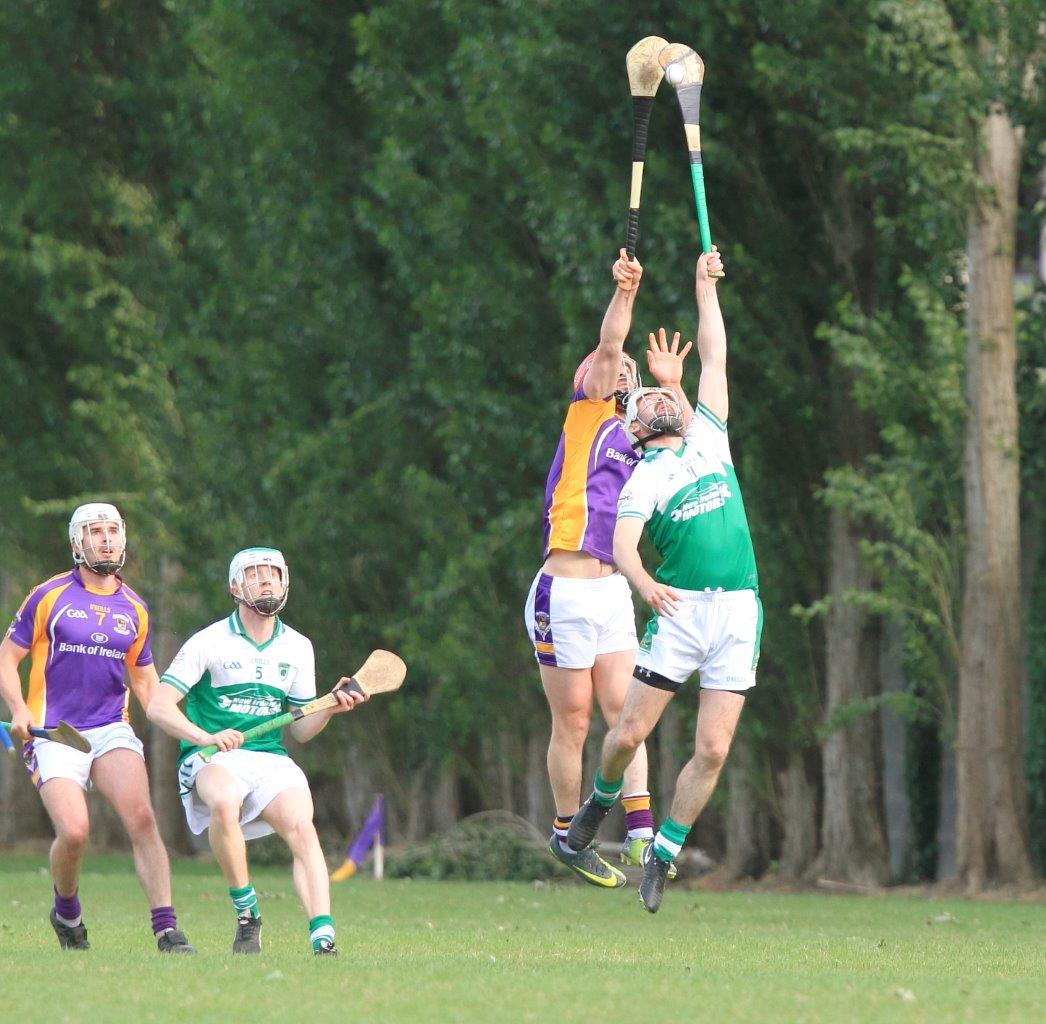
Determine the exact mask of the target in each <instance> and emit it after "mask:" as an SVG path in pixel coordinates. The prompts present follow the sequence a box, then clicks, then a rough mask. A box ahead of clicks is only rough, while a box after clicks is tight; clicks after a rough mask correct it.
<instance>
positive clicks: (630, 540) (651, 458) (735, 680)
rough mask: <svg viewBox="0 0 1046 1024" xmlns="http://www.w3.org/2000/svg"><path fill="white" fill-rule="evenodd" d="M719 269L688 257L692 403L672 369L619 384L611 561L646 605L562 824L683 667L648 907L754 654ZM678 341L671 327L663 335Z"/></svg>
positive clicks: (656, 713) (730, 730)
mask: <svg viewBox="0 0 1046 1024" xmlns="http://www.w3.org/2000/svg"><path fill="white" fill-rule="evenodd" d="M721 269H722V260H721V259H720V256H719V253H718V252H717V251H715V250H714V249H713V251H712V252H711V253H708V254H702V255H701V256H700V257H699V258H698V261H697V271H696V293H697V308H698V315H699V327H698V333H697V350H698V356H699V358H700V361H701V378H700V382H699V384H698V393H697V408H696V409H691V407H690V404H689V402H688V401H687V399H686V397H685V396H684V395H683V393H682V389H681V388H680V386H679V384H678V382H675V383H673V384H672V385H671V386H669V387H662V388H643V389H640V390H638V391H635V392H633V393H632V395H631V396H630V398H629V403H628V408H627V410H626V414H625V425H626V429H628V430H629V432H630V434H631V436H632V437H633V438H634V440H635V444H636V448H637V450H641V451H642V452H643V459H642V461H641V462H640V464H639V465H638V466H636V468H635V471H634V472H633V474H632V477H631V478H630V480H629V481H628V483H627V484H626V485H625V487H624V489H623V490H622V492H621V498H620V501H619V502H618V512H617V527H616V530H615V532H614V562H615V564H616V565H617V566H618V568H619V569H620V570H621V572H622V573H624V575H625V576H626V577H627V578H628V581H629V582H630V583H631V584H632V586H633V588H634V589H635V590H636V592H637V593H638V594H639V596H640V597H642V599H643V600H644V601H645V602H646V603H647V604H648V605H650V607H651V608H652V609H653V611H654V615H653V617H652V618H651V619H650V622H649V623H648V625H647V628H646V633H645V635H644V636H643V639H642V641H641V643H640V649H639V654H638V656H637V658H636V671H635V675H634V678H633V680H632V683H631V686H630V688H629V691H628V696H627V697H626V698H625V706H624V708H623V709H622V712H621V717H620V719H619V721H618V724H617V725H616V726H615V727H614V728H613V729H611V730H610V732H609V733H608V734H607V737H606V741H605V743H604V745H603V758H602V763H601V765H600V767H599V770H598V771H597V772H596V779H595V787H594V790H593V793H592V795H591V797H589V799H588V800H587V801H586V803H585V804H584V805H583V806H582V808H581V810H580V811H578V813H577V814H576V815H575V816H574V820H573V822H572V823H571V828H570V832H569V834H568V836H567V842H568V843H569V845H570V846H571V847H572V848H573V849H581V848H584V847H585V846H587V845H588V844H589V843H591V842H592V841H593V839H594V838H595V834H596V831H597V830H598V828H599V824H600V822H601V821H602V819H603V818H604V817H605V816H606V814H607V812H608V811H609V810H610V808H611V807H612V806H613V804H614V802H615V800H616V799H617V796H618V794H619V793H620V790H621V778H622V774H623V772H624V769H625V767H626V766H627V765H628V763H629V762H630V761H631V760H632V756H633V753H634V751H635V750H636V749H637V747H638V746H639V744H641V743H642V742H643V741H644V740H645V739H646V737H647V736H648V735H649V733H650V732H651V730H652V729H653V728H654V726H655V725H656V724H657V722H658V720H659V719H660V717H661V714H662V712H663V711H664V709H665V708H666V707H667V705H668V702H669V701H670V700H671V699H672V697H673V695H674V694H675V692H676V691H677V690H678V689H679V687H680V686H681V685H682V684H683V683H684V682H686V680H687V679H688V678H689V677H690V676H691V675H692V674H693V673H694V672H697V673H698V674H699V676H700V680H701V697H700V705H699V709H698V716H697V730H696V735H695V743H694V753H693V756H692V757H691V759H690V760H689V761H688V762H687V764H686V765H685V766H684V768H683V770H682V771H681V772H680V774H679V779H678V781H677V783H676V791H675V796H674V798H673V801H672V806H671V809H670V812H669V816H668V817H667V818H666V819H665V821H664V822H663V824H662V825H661V828H660V830H659V831H658V833H657V835H656V836H655V837H654V842H653V845H652V846H651V847H650V849H649V851H648V853H649V855H648V856H647V857H646V863H645V869H644V877H643V883H642V885H641V886H640V890H639V892H640V896H641V898H642V900H643V904H644V906H645V907H646V908H647V910H649V911H650V912H651V913H654V912H656V911H657V909H658V907H659V906H660V905H661V898H662V895H663V893H664V885H665V880H666V878H667V877H668V874H669V870H670V868H671V865H672V861H673V859H674V858H675V857H676V856H677V855H678V853H679V851H680V849H681V848H682V846H683V843H684V841H685V839H686V836H687V834H688V833H689V831H690V829H691V827H692V826H693V824H694V822H695V821H696V820H697V816H698V815H699V814H700V813H701V811H702V810H703V808H704V807H705V805H706V804H707V803H708V800H709V798H710V797H711V795H712V792H713V790H714V789H715V785H716V782H717V781H718V779H719V773H720V771H721V770H722V767H723V764H724V762H725V760H726V756H727V753H728V752H729V750H730V743H731V740H732V739H733V735H734V730H735V729H736V727H737V722H738V719H739V717H740V715H741V708H742V707H743V706H744V702H745V694H746V693H747V691H748V690H749V689H751V687H753V686H754V685H755V668H756V663H757V662H758V660H759V640H760V633H761V629H762V610H761V605H760V603H759V582H758V575H757V572H756V564H755V554H754V551H753V549H752V538H751V534H750V532H749V529H748V519H747V516H746V515H745V507H744V501H743V500H742V497H741V489H740V486H739V484H738V480H737V474H736V473H735V472H734V466H733V459H732V457H731V454H730V444H729V439H728V435H727V416H728V413H729V403H728V396H727V381H726V328H725V326H724V323H723V316H722V313H721V311H720V309H719V298H718V295H717V294H716V281H717V280H718V279H717V278H716V277H713V276H712V274H714V273H715V272H716V271H718V270H721ZM678 343H679V335H678V334H676V336H675V338H674V339H673V341H672V346H671V347H672V348H673V349H674V348H675V347H676V346H678ZM650 345H651V348H659V349H663V348H666V347H668V342H667V339H666V336H665V332H664V330H663V329H662V330H661V331H659V334H658V337H656V338H655V336H654V335H651V336H650ZM644 527H645V528H646V530H647V534H648V536H649V537H650V540H651V541H652V542H653V545H654V547H655V549H656V550H657V552H658V554H659V555H660V556H661V564H660V565H659V566H658V568H657V570H656V572H655V573H654V574H653V575H651V574H650V573H649V572H648V571H647V570H646V568H645V567H644V566H643V562H642V559H641V557H640V555H639V541H640V537H641V535H642V533H643V529H644Z"/></svg>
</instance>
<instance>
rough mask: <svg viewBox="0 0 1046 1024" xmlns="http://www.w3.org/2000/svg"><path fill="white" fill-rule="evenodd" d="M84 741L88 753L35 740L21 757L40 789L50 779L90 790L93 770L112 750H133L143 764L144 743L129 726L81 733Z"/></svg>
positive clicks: (49, 741) (108, 726)
mask: <svg viewBox="0 0 1046 1024" xmlns="http://www.w3.org/2000/svg"><path fill="white" fill-rule="evenodd" d="M80 732H81V733H82V734H83V736H84V738H85V739H86V740H87V741H88V742H89V743H90V744H91V749H90V750H89V751H88V752H87V753H86V754H84V753H81V752H80V751H79V750H74V749H73V748H72V747H67V746H66V745H65V744H64V743H56V742H55V741H54V740H45V739H40V738H39V737H37V736H34V737H33V738H32V739H31V740H30V741H29V742H28V743H27V744H26V745H25V747H24V748H23V750H22V757H23V759H24V760H25V767H26V770H27V771H28V772H29V774H30V775H31V776H32V778H33V782H34V783H35V785H36V788H37V789H39V788H40V787H41V786H42V785H43V784H44V783H45V782H47V781H48V780H49V779H72V780H73V782H76V783H79V785H80V786H81V787H82V788H83V789H90V788H91V767H92V765H93V764H94V762H95V760H96V759H97V758H99V757H101V756H102V755H103V754H108V753H109V751H110V750H133V751H134V752H135V753H136V754H137V755H138V756H139V757H140V758H142V760H143V761H144V760H145V751H144V749H143V747H142V741H141V740H140V739H138V737H137V736H135V734H134V730H133V729H132V728H131V727H130V726H129V725H128V724H127V723H126V722H113V724H112V725H100V726H99V727H98V728H97V729H81V730H80Z"/></svg>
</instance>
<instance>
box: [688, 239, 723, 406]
mask: <svg viewBox="0 0 1046 1024" xmlns="http://www.w3.org/2000/svg"><path fill="white" fill-rule="evenodd" d="M722 269H723V260H722V257H721V256H720V255H719V251H718V250H717V249H716V248H715V246H713V247H712V251H711V252H709V253H702V254H701V255H700V256H699V257H698V258H697V272H696V294H697V316H698V325H697V354H698V357H699V358H700V360H701V379H700V382H699V383H698V386H697V400H698V401H699V402H700V403H701V404H702V405H703V406H704V407H705V408H706V409H709V410H710V411H711V412H713V413H714V414H715V415H716V416H718V417H719V419H721V420H723V421H724V422H725V421H726V419H727V414H728V413H729V411H730V410H729V401H728V397H727V387H726V324H724V323H723V313H722V311H721V310H720V308H719V295H718V294H717V293H716V282H717V281H718V280H719V279H718V278H715V277H711V276H710V275H711V274H713V273H716V272H718V271H722Z"/></svg>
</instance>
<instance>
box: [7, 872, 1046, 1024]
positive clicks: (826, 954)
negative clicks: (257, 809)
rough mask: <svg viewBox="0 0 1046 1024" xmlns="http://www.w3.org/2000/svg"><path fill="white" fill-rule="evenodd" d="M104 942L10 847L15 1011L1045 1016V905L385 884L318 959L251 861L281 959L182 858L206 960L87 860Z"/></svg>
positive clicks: (659, 1017) (11, 1005)
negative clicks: (656, 905) (333, 952)
mask: <svg viewBox="0 0 1046 1024" xmlns="http://www.w3.org/2000/svg"><path fill="white" fill-rule="evenodd" d="M85 869H86V870H85V872H84V876H83V880H82V886H81V895H82V899H83V903H84V917H85V921H86V923H87V925H88V928H89V930H90V938H91V944H92V949H91V950H90V951H89V952H87V953H81V954H76V953H63V952H62V951H61V950H59V948H58V944H57V941H56V940H55V937H54V934H53V932H52V931H51V928H50V926H49V924H48V923H47V912H48V910H49V907H50V892H51V889H50V880H49V877H48V875H47V873H46V870H45V862H44V860H43V859H41V858H30V857H25V856H10V857H3V856H2V855H0V1006H2V1011H3V1014H4V1015H5V1016H6V1017H7V1018H9V1019H12V1020H22V1021H47V1022H48V1024H62V1022H66V1021H69V1022H80V1021H83V1022H91V1024H100V1022H107V1021H121V1022H123V1021H133V1022H146V1021H150V1022H151V1021H164V1022H172V1024H175V1022H178V1024H180V1022H183V1021H190V1020H199V1021H216V1020H217V1021H223V1022H224V1021H228V1022H233V1021H254V1022H268V1021H287V1022H297V1021H309V1022H317V1024H325V1022H328V1021H330V1022H335V1021H337V1022H339V1024H347V1022H352V1024H359V1022H368V1021H381V1022H383V1024H396V1022H401V1021H402V1022H412V1024H413V1022H419V1021H426V1022H427V1021H434V1022H436V1021H470V1022H472V1021H475V1022H483V1024H488V1022H502V1021H504V1022H522V1021H556V1022H557V1024H561V1022H574V1021H591V1022H615V1024H626V1022H627V1024H632V1022H636V1021H645V1020H656V1021H658V1022H660V1024H672V1022H679V1024H682V1022H684V1021H686V1022H689V1021H715V1022H730V1024H734V1022H756V1021H758V1022H763V1021H767V1022H771V1021H772V1022H800V1021H807V1022H832V1024H840V1022H865V1021H913V1022H914V1021H921V1022H926V1024H931V1022H932V1024H940V1022H943V1021H967V1020H970V1021H977V1022H983V1024H987V1022H1003V1021H1013V1022H1015V1024H1016V1022H1020V1024H1029V1022H1032V1021H1039V1020H1044V1019H1046V999H1044V995H1046V909H1044V907H1043V906H1042V905H1041V904H1018V903H1009V904H1007V903H983V902H963V901H941V900H926V899H923V898H913V897H902V896H894V897H883V898H872V897H867V898H866V897H850V896H836V895H832V896H819V895H771V894H763V893H747V892H732V893H706V892H700V891H695V890H690V891H688V890H684V889H681V888H676V889H675V890H674V891H672V890H671V889H670V890H669V892H668V894H667V896H666V899H665V903H664V906H663V907H662V909H661V912H660V913H659V914H658V915H657V916H656V917H651V916H650V915H648V914H647V913H646V912H645V911H643V909H642V908H641V907H640V906H639V903H638V901H637V899H636V896H635V892H634V890H633V889H632V888H631V887H630V888H628V889H624V890H620V891H617V892H604V891H599V890H596V889H592V888H589V887H587V886H581V885H573V884H569V883H568V884H563V885H553V886H550V887H544V888H535V887H534V886H532V885H524V884H500V883H452V882H416V881H385V882H380V883H378V882H374V881H372V880H370V879H369V878H357V879H353V880H350V881H348V882H343V883H340V884H338V885H335V886H334V890H333V891H334V915H335V923H336V924H337V926H338V945H339V947H340V949H341V952H342V955H341V957H340V959H338V960H336V961H331V960H314V959H313V958H312V956H311V955H310V954H309V952H308V944H307V941H306V934H305V923H304V921H303V916H302V913H301V911H300V909H299V907H298V903H297V900H296V899H295V896H294V893H293V890H292V887H291V882H290V873H289V871H288V870H286V869H276V868H267V869H260V870H258V871H256V872H255V875H254V879H253V880H254V883H255V886H256V887H257V889H258V890H259V892H260V893H261V894H262V896H261V898H262V911H263V915H264V919H265V932H264V942H265V950H264V952H263V954H262V955H261V956H260V957H250V958H248V957H238V958H236V959H234V958H233V957H232V955H231V953H230V952H229V944H230V942H231V939H232V933H233V930H234V928H235V921H234V918H233V915H232V911H231V909H230V906H229V904H228V900H227V898H226V895H225V889H224V886H223V884H222V882H221V879H220V876H219V873H218V870H217V868H216V867H215V866H214V865H212V864H209V863H181V864H177V865H176V866H175V876H176V877H175V903H176V905H177V907H178V911H179V919H180V923H181V924H182V926H183V927H184V929H185V930H186V931H187V932H188V934H189V937H190V939H191V941H192V942H193V943H194V944H195V945H196V946H197V947H198V948H199V950H200V952H199V954H198V955H197V956H195V957H182V958H174V957H161V956H160V955H159V954H158V953H157V952H155V947H154V944H153V941H152V938H151V936H150V934H149V932H148V914H147V911H146V909H145V906H144V899H143V897H142V894H141V891H140V890H139V888H138V886H137V883H136V881H135V878H134V875H133V873H132V871H131V865H130V862H129V861H128V860H126V859H123V858H118V857H98V856H92V857H90V858H89V859H88V861H87V862H86V865H85Z"/></svg>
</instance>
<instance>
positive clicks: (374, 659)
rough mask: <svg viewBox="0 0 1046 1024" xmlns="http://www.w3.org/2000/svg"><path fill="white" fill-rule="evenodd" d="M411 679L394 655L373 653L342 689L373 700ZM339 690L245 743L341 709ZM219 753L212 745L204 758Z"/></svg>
mask: <svg viewBox="0 0 1046 1024" xmlns="http://www.w3.org/2000/svg"><path fill="white" fill-rule="evenodd" d="M406 676H407V666H406V665H404V664H403V661H402V659H401V658H400V657H399V656H398V655H395V654H393V653H392V651H373V652H371V655H370V657H368V658H367V660H366V661H365V662H364V663H363V664H362V665H361V666H360V667H359V669H358V670H357V671H356V674H355V675H354V676H353V677H352V679H351V680H350V681H349V684H348V686H344V687H342V689H343V690H345V691H346V692H348V693H352V692H356V693H363V694H366V695H367V696H370V695H372V694H375V693H389V692H390V691H392V690H398V689H399V688H400V687H401V686H402V685H403V680H404V679H405V678H406ZM336 694H337V690H333V691H331V692H330V693H328V694H327V695H326V696H324V697H317V698H316V700H314V701H310V702H309V703H308V704H303V705H302V706H301V707H300V708H292V709H291V710H290V711H288V712H287V713H286V714H283V715H278V716H277V717H276V718H271V719H269V721H268V722H262V724H261V725H256V726H255V727H254V728H253V729H248V730H247V731H246V732H245V733H244V734H243V738H244V741H246V740H249V739H253V738H254V737H255V736H264V735H265V734H266V733H268V732H275V731H276V730H277V729H282V728H283V727H284V726H285V725H290V724H291V722H297V721H298V719H299V718H307V717H308V716H309V715H315V714H316V713H317V712H319V711H327V710H329V709H330V708H336V707H337V706H338V698H337V696H336ZM217 753H218V747H217V746H216V745H214V744H211V746H209V747H203V748H201V750H200V757H201V758H203V760H204V761H209V760H210V759H211V758H212V757H213V756H214V755H215V754H217Z"/></svg>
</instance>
